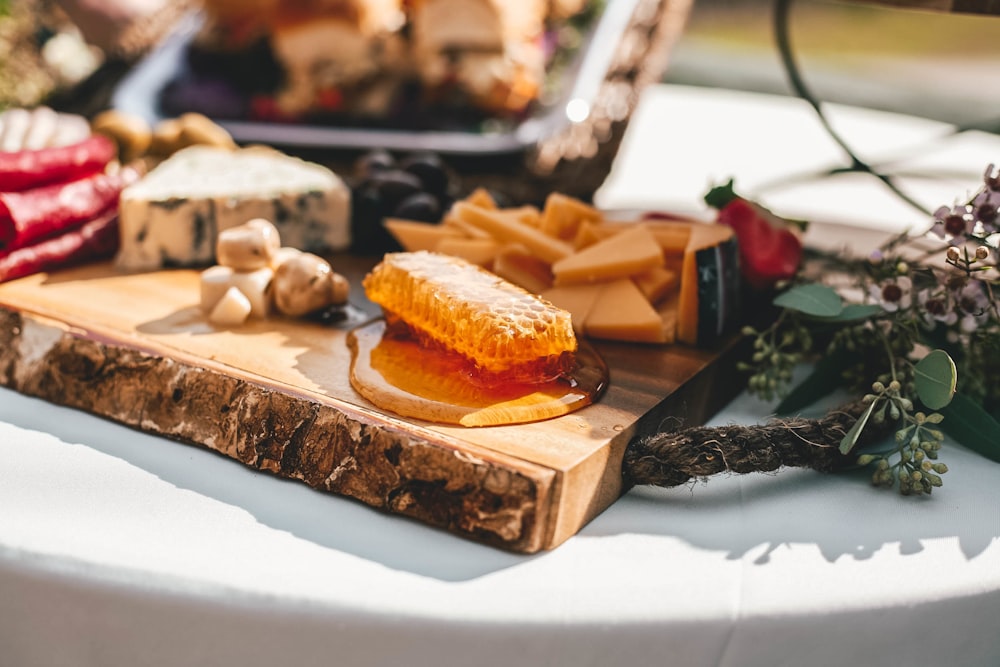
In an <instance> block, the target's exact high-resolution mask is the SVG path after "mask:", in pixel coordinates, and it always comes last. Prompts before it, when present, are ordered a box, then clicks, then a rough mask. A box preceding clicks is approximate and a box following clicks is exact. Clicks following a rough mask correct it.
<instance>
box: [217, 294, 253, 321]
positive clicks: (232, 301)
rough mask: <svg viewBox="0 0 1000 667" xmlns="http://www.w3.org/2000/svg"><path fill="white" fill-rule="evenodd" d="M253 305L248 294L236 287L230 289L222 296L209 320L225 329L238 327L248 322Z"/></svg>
mask: <svg viewBox="0 0 1000 667" xmlns="http://www.w3.org/2000/svg"><path fill="white" fill-rule="evenodd" d="M252 310H253V305H252V304H251V303H250V299H248V298H247V296H246V294H244V293H243V292H241V291H240V290H239V289H238V288H236V287H230V288H229V289H227V290H226V293H225V294H223V295H222V298H221V299H219V302H218V303H216V304H215V307H214V308H212V312H211V313H210V314H209V316H208V319H209V321H210V322H212V323H213V324H218V325H220V326H224V327H236V326H239V325H241V324H243V323H244V322H246V321H247V318H248V317H250V312H251V311H252Z"/></svg>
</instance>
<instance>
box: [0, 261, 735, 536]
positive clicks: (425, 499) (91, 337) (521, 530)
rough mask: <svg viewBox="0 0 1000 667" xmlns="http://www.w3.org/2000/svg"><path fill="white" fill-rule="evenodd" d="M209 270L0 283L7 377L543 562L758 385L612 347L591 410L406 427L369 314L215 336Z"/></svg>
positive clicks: (93, 273) (356, 301) (72, 274)
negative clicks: (374, 351)
mask: <svg viewBox="0 0 1000 667" xmlns="http://www.w3.org/2000/svg"><path fill="white" fill-rule="evenodd" d="M335 265H336V267H337V269H338V270H340V271H342V272H344V273H345V274H346V275H348V276H349V277H350V278H351V279H352V285H353V286H354V292H353V293H352V296H351V302H352V304H353V305H355V306H357V308H358V310H359V312H361V313H367V314H368V315H375V314H377V312H378V311H377V308H375V307H374V306H373V305H372V304H371V303H369V302H368V301H367V300H366V299H365V298H364V295H363V294H362V293H360V287H359V285H360V277H361V276H362V275H363V274H364V272H365V271H366V270H367V268H368V267H369V266H370V265H371V263H370V262H367V261H365V260H358V259H354V258H344V259H342V260H339V261H338V260H335ZM197 275H198V274H197V272H195V271H165V272H158V273H149V274H139V275H120V274H117V273H115V271H114V270H113V269H112V268H111V267H110V266H106V265H98V266H92V267H84V268H81V269H76V270H72V271H68V272H62V273H59V274H54V275H53V276H46V275H40V276H33V277H31V278H26V279H22V280H18V281H13V282H11V283H7V284H4V285H0V384H2V385H5V386H8V387H11V388H13V389H15V390H17V391H20V392H23V393H25V394H29V395H33V396H38V397H41V398H43V399H45V400H48V401H51V402H54V403H58V404H61V405H66V406H69V407H73V408H77V409H81V410H84V411H87V412H89V413H93V414H96V415H100V416H102V417H106V418H109V419H112V420H115V421H117V422H120V423H122V424H126V425H129V426H132V427H135V428H138V429H141V430H144V431H148V432H151V433H156V434H159V435H163V436H166V437H169V438H173V439H176V440H179V441H182V442H186V443H191V444H195V445H199V446H203V447H207V448H209V449H212V450H215V451H217V452H219V453H220V454H223V455H225V456H228V457H230V458H233V459H235V460H237V461H239V462H240V463H242V464H244V465H247V466H249V467H252V468H255V469H258V470H263V471H267V472H270V473H273V474H276V475H279V476H282V477H287V478H291V479H296V480H300V481H302V482H304V483H306V484H308V485H309V486H311V487H313V488H316V489H319V490H322V491H328V492H332V493H336V494H340V495H344V496H349V497H352V498H355V499H357V500H360V501H361V502H364V503H366V504H368V505H371V506H373V507H377V508H380V509H383V510H386V511H389V512H393V513H398V514H402V515H405V516H409V517H413V518H415V519H418V520H420V521H423V522H426V523H428V524H431V525H434V526H438V527H441V528H443V529H445V530H448V531H451V532H454V533H457V534H460V535H463V536H466V537H469V538H472V539H475V540H478V541H481V542H485V543H488V544H492V545H496V546H500V547H503V548H505V549H509V550H513V551H519V552H525V553H531V552H535V551H539V550H542V549H548V548H552V547H554V546H556V545H558V544H560V543H561V542H563V541H565V540H566V539H567V538H569V537H570V536H572V535H574V534H575V533H576V532H578V531H579V530H580V528H581V527H582V526H584V525H585V524H586V523H587V522H588V521H590V520H591V519H592V518H593V517H595V516H596V515H597V514H599V513H600V512H601V511H603V510H604V509H605V508H606V507H608V506H609V505H610V504H611V503H613V502H614V501H615V500H616V499H617V498H618V497H619V496H620V495H621V493H622V492H623V491H624V485H623V482H622V474H621V461H622V458H623V455H624V451H625V448H626V446H627V444H628V442H629V441H630V440H631V438H633V437H635V436H640V435H645V434H648V433H650V432H653V431H655V430H659V429H661V428H663V427H664V425H670V426H677V425H680V424H698V423H701V422H703V421H704V420H705V419H706V418H707V417H709V416H710V415H711V414H713V413H714V412H715V411H717V410H718V409H719V408H720V407H721V406H722V405H723V404H724V403H725V402H726V401H728V400H729V399H730V398H731V397H732V396H733V395H734V394H735V393H736V392H737V391H738V390H739V387H740V383H739V382H733V381H732V377H731V374H732V373H734V372H735V371H734V370H733V357H734V355H733V354H730V353H729V351H730V349H731V348H730V347H726V348H723V349H721V350H718V351H711V350H696V349H691V348H685V347H673V346H670V347H663V346H645V345H628V344H601V345H599V346H598V350H599V352H600V353H601V354H602V356H604V358H605V360H606V361H607V363H608V366H609V368H610V371H611V378H610V383H609V387H608V390H607V391H606V393H605V394H604V396H603V397H602V398H601V400H600V401H598V403H597V404H595V405H592V406H588V407H587V408H584V409H583V410H580V411H578V412H575V413H573V414H570V415H565V416H563V417H559V418H557V419H551V420H548V421H544V422H539V423H535V424H521V425H515V426H500V427H489V428H475V429H469V428H463V427H459V426H447V425H440V424H431V423H425V422H416V421H409V420H404V419H401V418H399V417H396V416H394V415H391V414H383V413H382V412H380V411H379V410H378V409H377V408H376V407H375V406H372V405H371V404H370V403H368V402H367V401H366V400H365V399H364V398H362V397H361V396H360V395H358V394H357V393H356V392H355V391H354V389H353V388H352V387H351V386H350V382H349V379H348V366H349V352H348V349H347V346H346V343H345V337H346V333H347V331H348V330H349V328H350V326H353V325H354V324H356V323H357V322H358V321H360V319H356V320H354V321H352V322H349V323H345V324H343V325H340V326H326V325H320V324H316V323H310V322H302V321H292V320H286V319H273V320H268V321H262V322H253V323H250V324H248V325H247V326H246V327H242V328H240V329H236V330H222V329H215V328H213V327H212V326H210V325H209V324H208V323H207V322H206V321H205V319H204V317H203V316H202V315H201V313H200V311H199V309H198V308H197V300H198V286H197ZM362 319H363V318H362Z"/></svg>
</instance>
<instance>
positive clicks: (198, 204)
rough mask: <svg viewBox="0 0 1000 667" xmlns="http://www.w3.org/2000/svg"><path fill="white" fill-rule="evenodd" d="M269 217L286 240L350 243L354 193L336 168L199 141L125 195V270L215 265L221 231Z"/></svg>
mask: <svg viewBox="0 0 1000 667" xmlns="http://www.w3.org/2000/svg"><path fill="white" fill-rule="evenodd" d="M254 218H264V219H266V220H270V221H271V222H272V223H274V226H275V227H276V228H277V230H278V233H279V234H280V237H281V240H282V243H283V244H284V245H286V246H292V247H295V248H300V249H303V250H309V251H312V252H325V251H329V250H343V249H344V248H346V247H347V246H348V245H349V244H350V190H349V189H348V188H347V186H346V185H345V184H344V182H343V181H342V180H341V179H340V178H339V177H338V176H337V175H336V174H334V173H333V172H332V171H330V170H329V169H327V168H326V167H323V166H321V165H318V164H313V163H310V162H305V161H304V160H300V159H298V158H294V157H291V156H288V155H284V154H282V153H279V152H277V151H273V150H268V149H260V148H246V149H242V150H237V151H230V150H224V149H221V148H215V147H210V146H192V147H190V148H186V149H184V150H182V151H178V152H177V153H175V154H174V155H172V156H171V157H170V158H168V159H167V160H165V161H163V162H162V163H161V164H160V165H159V166H157V167H156V168H155V169H153V170H152V171H151V172H149V173H148V174H147V175H146V176H145V177H144V178H143V179H142V180H140V181H139V182H138V183H135V184H133V185H131V186H129V187H127V188H125V190H124V191H123V192H122V196H121V203H120V212H119V228H120V234H121V249H120V250H119V253H118V257H117V260H116V261H117V264H118V266H119V267H120V268H122V269H124V270H128V271H142V270H151V269H157V268H162V267H172V266H198V265H205V264H210V263H211V262H212V260H213V259H214V255H215V242H216V238H217V237H218V234H219V232H220V231H222V230H225V229H230V228H232V227H236V226H238V225H242V224H243V223H245V222H247V221H249V220H252V219H254Z"/></svg>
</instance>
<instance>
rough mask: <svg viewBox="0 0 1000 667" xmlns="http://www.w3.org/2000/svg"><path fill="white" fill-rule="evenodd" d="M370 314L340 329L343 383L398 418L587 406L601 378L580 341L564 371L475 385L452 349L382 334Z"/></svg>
mask: <svg viewBox="0 0 1000 667" xmlns="http://www.w3.org/2000/svg"><path fill="white" fill-rule="evenodd" d="M384 333H385V322H384V321H383V320H377V321H375V322H371V323H369V324H366V325H364V326H361V327H358V328H357V329H354V330H352V331H351V332H350V334H349V335H348V339H347V341H348V345H349V346H350V349H351V384H352V385H353V386H354V388H355V389H356V390H357V391H358V393H360V394H361V395H362V396H364V397H365V398H367V399H368V400H369V401H371V402H372V403H374V404H375V405H376V406H378V407H379V408H382V409H384V410H389V411H391V412H394V413H396V414H398V415H400V416H403V417H413V418H416V419H422V420H425V421H431V422H438V423H445V424H458V425H462V426H501V425H504V424H521V423H527V422H534V421H541V420H544V419H550V418H552V417H558V416H560V415H564V414H568V413H570V412H573V411H575V410H579V409H580V408H582V407H584V406H587V405H590V404H591V403H593V402H594V401H595V400H597V398H598V397H599V396H600V394H601V392H602V391H603V390H604V388H605V386H606V385H607V382H608V369H607V366H606V365H605V363H604V361H603V360H602V359H601V358H600V356H599V355H598V354H597V352H596V351H595V350H594V349H593V348H591V347H590V346H589V345H587V344H585V343H583V342H582V341H581V343H580V347H579V349H578V350H577V353H576V364H575V365H574V366H573V368H572V370H571V371H570V372H569V373H568V374H567V375H566V376H564V377H560V378H556V379H554V380H550V381H547V382H541V383H524V382H509V383H503V384H498V385H495V386H482V385H480V384H477V383H476V382H473V381H472V378H471V372H472V370H471V369H470V368H469V364H468V362H467V361H466V360H465V359H464V358H462V357H461V356H460V355H457V354H454V353H449V352H447V351H444V350H440V349H435V348H428V347H425V346H422V345H420V344H419V343H418V342H416V341H414V340H412V339H407V338H401V337H397V336H385V335H383V334H384Z"/></svg>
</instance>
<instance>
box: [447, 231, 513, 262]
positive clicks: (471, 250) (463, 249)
mask: <svg viewBox="0 0 1000 667" xmlns="http://www.w3.org/2000/svg"><path fill="white" fill-rule="evenodd" d="M433 250H434V252H439V253H441V254H443V255H451V256H452V257H460V258H461V259H464V260H465V261H467V262H470V263H472V264H476V265H478V266H482V267H489V266H491V265H492V264H493V260H494V259H495V258H496V256H497V252H498V251H499V250H500V244H499V243H497V242H496V241H494V240H493V239H469V238H461V237H457V236H446V237H444V238H442V239H441V240H440V241H439V242H438V244H437V247H435V248H434V249H433Z"/></svg>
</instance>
